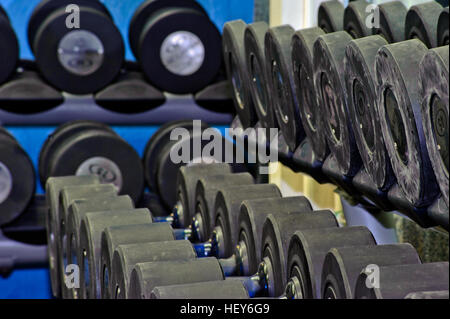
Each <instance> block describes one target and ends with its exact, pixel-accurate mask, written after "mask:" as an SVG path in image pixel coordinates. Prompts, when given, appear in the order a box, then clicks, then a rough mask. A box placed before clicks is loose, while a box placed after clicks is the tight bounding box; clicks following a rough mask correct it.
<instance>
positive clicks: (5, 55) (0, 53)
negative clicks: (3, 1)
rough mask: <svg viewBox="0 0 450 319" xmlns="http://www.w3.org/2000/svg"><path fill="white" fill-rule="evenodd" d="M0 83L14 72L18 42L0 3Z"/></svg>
mask: <svg viewBox="0 0 450 319" xmlns="http://www.w3.org/2000/svg"><path fill="white" fill-rule="evenodd" d="M0 43H2V50H0V61H2V63H0V85H2V84H3V83H4V82H5V81H6V80H7V79H8V78H9V77H10V76H11V75H12V73H13V72H14V70H15V69H16V66H17V61H18V60H19V42H18V41H17V36H16V33H15V32H14V29H13V28H12V26H11V23H10V21H9V18H8V15H7V13H6V11H5V10H4V9H3V8H2V6H1V5H0Z"/></svg>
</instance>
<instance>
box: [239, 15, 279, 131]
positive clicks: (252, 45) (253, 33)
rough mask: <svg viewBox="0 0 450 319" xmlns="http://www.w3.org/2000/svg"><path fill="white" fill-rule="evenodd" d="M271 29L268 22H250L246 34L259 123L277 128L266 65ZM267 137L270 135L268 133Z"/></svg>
mask: <svg viewBox="0 0 450 319" xmlns="http://www.w3.org/2000/svg"><path fill="white" fill-rule="evenodd" d="M268 30H269V25H268V24H267V23H266V22H255V23H252V24H249V25H248V26H247V28H246V30H245V34H244V45H245V56H246V63H247V71H248V72H249V75H250V93H251V96H252V99H253V103H254V106H255V112H256V115H257V116H258V120H259V123H260V124H261V127H263V128H275V127H276V120H275V115H274V114H273V109H272V108H271V107H270V96H271V93H270V90H269V86H268V81H269V80H268V75H267V72H266V70H267V67H266V53H265V44H264V41H265V37H266V33H267V31H268ZM266 137H269V138H270V136H269V135H267V136H266Z"/></svg>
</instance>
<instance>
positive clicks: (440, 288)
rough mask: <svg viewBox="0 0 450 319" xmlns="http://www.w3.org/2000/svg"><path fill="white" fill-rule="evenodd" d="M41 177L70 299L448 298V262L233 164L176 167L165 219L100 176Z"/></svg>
mask: <svg viewBox="0 0 450 319" xmlns="http://www.w3.org/2000/svg"><path fill="white" fill-rule="evenodd" d="M46 188H47V198H48V204H49V207H50V210H49V223H48V231H49V233H50V234H51V235H50V237H51V238H54V239H56V244H55V245H54V247H56V249H57V250H56V253H53V254H51V257H50V261H51V262H53V263H54V264H55V266H56V269H57V270H59V271H56V272H54V273H52V281H53V282H54V285H53V287H54V289H56V290H54V292H56V291H57V290H58V289H60V290H61V295H62V296H63V297H64V298H133V299H135V298H161V299H163V298H169V299H180V298H181V299H184V298H186V299H196V298H200V299H210V298H230V299H234V298H238V299H241V298H251V297H257V298H258V297H263V298H265V297H270V298H282V299H285V298H295V299H297V298H298V299H302V298H405V297H408V298H423V297H424V296H426V297H433V298H445V297H446V298H448V273H449V269H448V263H444V262H443V263H430V264H422V263H421V261H420V259H419V257H418V255H417V252H416V251H415V249H414V248H413V247H412V246H411V245H409V244H395V245H377V244H376V242H375V240H374V238H373V236H372V234H371V232H370V231H369V230H368V229H367V228H365V227H339V225H338V223H337V220H336V218H335V215H334V214H333V212H331V211H328V210H325V211H314V210H313V209H312V206H311V203H310V202H309V201H308V199H307V198H305V197H301V196H299V197H282V196H281V193H280V191H279V189H278V188H277V187H276V186H275V185H272V184H254V180H253V177H252V176H251V175H249V174H248V173H232V170H231V167H230V166H229V165H228V164H223V163H216V164H194V165H190V166H184V167H181V168H180V169H179V171H178V176H177V186H176V188H175V189H174V190H173V191H174V194H175V195H176V204H175V206H174V209H173V212H172V214H171V215H169V216H167V217H165V218H154V217H153V216H152V213H151V212H150V211H149V210H147V209H136V208H134V206H133V203H132V201H131V200H130V198H129V197H127V196H117V195H116V192H117V190H116V189H115V187H114V186H113V185H100V184H99V180H98V178H96V177H91V176H88V177H58V178H50V179H49V180H48V182H47V187H46ZM71 267H72V268H71ZM73 267H75V268H77V269H79V271H78V273H79V274H80V281H79V288H78V287H73V286H71V284H73V282H74V277H71V276H70V272H71V270H72V269H74V268H73ZM373 267H377V268H376V271H377V273H378V274H379V278H378V280H379V281H378V282H377V281H374V284H373V285H370V282H371V281H370V280H371V278H372V276H373V275H374V273H373V272H374V268H373ZM58 273H59V274H58ZM367 278H369V280H368V279H367ZM412 278H414V280H412ZM368 282H369V284H368ZM376 283H378V284H376Z"/></svg>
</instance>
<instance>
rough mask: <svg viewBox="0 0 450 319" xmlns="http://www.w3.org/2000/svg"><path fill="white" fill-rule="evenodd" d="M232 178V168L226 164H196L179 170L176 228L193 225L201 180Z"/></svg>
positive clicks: (175, 210)
mask: <svg viewBox="0 0 450 319" xmlns="http://www.w3.org/2000/svg"><path fill="white" fill-rule="evenodd" d="M214 175H221V176H223V175H224V176H227V177H228V176H232V175H234V174H232V173H231V167H230V165H229V164H226V163H216V164H214V163H212V164H194V165H191V166H182V167H180V169H179V170H178V175H177V183H176V204H175V207H174V210H173V217H174V226H175V227H181V228H187V227H189V226H191V225H192V219H193V217H194V212H195V205H196V203H195V190H196V186H197V181H198V180H199V178H202V177H203V178H206V179H208V177H209V176H214Z"/></svg>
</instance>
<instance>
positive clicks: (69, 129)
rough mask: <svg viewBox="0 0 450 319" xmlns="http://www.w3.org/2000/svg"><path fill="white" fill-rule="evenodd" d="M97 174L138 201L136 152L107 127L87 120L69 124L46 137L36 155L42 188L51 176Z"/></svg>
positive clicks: (140, 178) (140, 179)
mask: <svg viewBox="0 0 450 319" xmlns="http://www.w3.org/2000/svg"><path fill="white" fill-rule="evenodd" d="M91 174H93V175H97V176H99V178H100V180H101V182H102V183H113V184H114V185H116V187H117V188H118V190H119V194H127V195H130V197H131V198H132V199H133V200H134V201H135V202H138V201H139V199H140V197H141V195H142V192H143V189H144V179H143V168H142V163H141V159H140V157H139V155H138V154H137V152H136V151H135V150H134V149H133V148H132V147H131V146H130V145H129V144H128V143H127V142H126V141H125V140H123V139H122V138H121V137H119V135H117V134H116V133H115V132H114V131H113V130H112V129H111V128H109V127H108V126H106V125H104V124H101V123H97V122H88V121H75V122H69V123H67V124H64V125H62V126H60V127H59V128H58V129H57V130H56V131H55V132H53V133H52V134H51V135H50V136H49V138H47V140H46V142H45V144H44V146H43V147H42V149H41V153H40V155H39V175H40V180H41V183H42V184H43V185H45V182H46V180H47V179H48V177H51V176H70V175H91Z"/></svg>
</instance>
